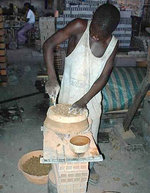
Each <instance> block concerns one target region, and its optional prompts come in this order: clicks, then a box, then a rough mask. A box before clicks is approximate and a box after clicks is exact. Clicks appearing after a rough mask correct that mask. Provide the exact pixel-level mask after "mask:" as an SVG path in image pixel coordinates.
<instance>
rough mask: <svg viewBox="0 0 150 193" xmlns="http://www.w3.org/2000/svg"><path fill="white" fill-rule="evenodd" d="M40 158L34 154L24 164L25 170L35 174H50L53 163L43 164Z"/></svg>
mask: <svg viewBox="0 0 150 193" xmlns="http://www.w3.org/2000/svg"><path fill="white" fill-rule="evenodd" d="M40 158H41V156H39V157H35V156H33V157H32V158H30V159H29V160H27V161H26V162H25V163H24V164H23V165H22V168H23V171H24V172H26V173H28V174H30V175H34V176H44V175H48V173H49V171H50V170H51V164H41V163H40Z"/></svg>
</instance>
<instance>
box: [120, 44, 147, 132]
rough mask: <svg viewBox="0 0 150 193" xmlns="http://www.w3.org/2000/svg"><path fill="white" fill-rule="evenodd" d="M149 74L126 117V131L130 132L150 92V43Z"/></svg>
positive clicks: (124, 125)
mask: <svg viewBox="0 0 150 193" xmlns="http://www.w3.org/2000/svg"><path fill="white" fill-rule="evenodd" d="M147 64H148V65H147V73H146V77H145V78H144V80H143V81H142V84H141V87H140V89H139V91H138V93H137V94H136V96H135V99H134V101H133V104H132V105H131V107H130V108H129V110H128V112H127V114H126V117H125V119H124V121H123V127H124V130H125V131H127V130H129V126H130V124H131V122H132V120H133V118H134V116H135V113H136V111H137V110H138V108H139V106H140V104H141V102H142V101H143V99H144V97H145V96H146V94H147V92H148V91H149V90H150V43H149V46H148V56H147Z"/></svg>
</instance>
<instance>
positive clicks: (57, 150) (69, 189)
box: [41, 107, 103, 193]
mask: <svg viewBox="0 0 150 193" xmlns="http://www.w3.org/2000/svg"><path fill="white" fill-rule="evenodd" d="M50 108H54V107H50ZM50 110H51V109H50ZM50 114H51V113H50ZM52 114H53V113H52ZM86 115H87V114H86ZM52 117H55V116H52ZM49 118H51V116H49V111H48V113H47V118H46V120H45V122H44V126H43V127H42V131H43V158H41V163H45V164H47V163H51V164H52V168H53V172H54V176H55V182H56V186H57V192H58V193H85V192H86V189H87V182H88V176H89V170H88V164H89V162H98V161H103V158H102V155H100V153H99V151H98V149H97V146H96V144H95V142H94V139H93V136H92V133H91V131H90V126H91V120H90V119H89V118H88V119H87V122H88V125H87V124H85V120H82V118H83V116H82V117H81V116H80V118H79V120H80V122H83V121H84V125H85V129H83V124H78V123H77V122H76V121H75V122H76V125H79V127H80V125H82V129H76V130H74V131H73V132H72V130H71V129H70V127H69V126H68V125H66V123H64V124H61V127H62V125H64V127H65V126H66V128H67V129H68V132H66V130H65V128H63V129H62V128H61V129H62V130H60V128H59V126H58V127H56V130H55V127H54V125H53V127H52V128H51V124H49V123H51V121H50V122H49V120H48V119H49ZM59 118H60V119H57V118H56V119H57V121H56V122H58V121H59V120H61V122H62V123H63V122H64V121H63V120H66V117H65V119H63V118H62V117H59ZM52 119H53V118H52ZM70 120H71V119H70ZM72 120H77V118H75V119H73V118H72ZM53 121H54V120H53ZM67 121H68V119H67ZM69 124H70V121H69ZM71 124H72V122H71ZM56 125H57V124H56ZM58 125H59V124H58ZM73 125H74V124H73ZM61 131H62V132H61ZM78 135H81V136H86V137H88V138H89V139H90V144H89V148H88V150H87V151H86V152H85V153H82V154H77V153H74V152H73V151H72V150H71V148H70V140H71V139H72V137H74V136H78Z"/></svg>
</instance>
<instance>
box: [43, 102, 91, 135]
mask: <svg viewBox="0 0 150 193" xmlns="http://www.w3.org/2000/svg"><path fill="white" fill-rule="evenodd" d="M70 107H71V105H69V104H57V105H55V106H51V107H50V108H49V109H48V112H47V117H46V119H45V121H44V126H45V127H46V128H47V129H51V130H53V131H55V132H56V133H61V134H77V133H80V132H81V131H84V130H86V129H87V128H88V126H89V124H88V111H87V110H84V111H83V112H82V114H81V113H78V114H74V113H73V112H72V113H70V112H69V110H70Z"/></svg>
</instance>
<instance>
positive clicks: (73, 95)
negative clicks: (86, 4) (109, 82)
mask: <svg viewBox="0 0 150 193" xmlns="http://www.w3.org/2000/svg"><path fill="white" fill-rule="evenodd" d="M89 26H90V22H88V25H87V28H86V30H85V32H84V33H83V35H82V37H81V38H80V40H79V42H78V44H77V45H76V47H75V49H74V50H73V51H72V52H71V54H70V55H69V56H67V57H66V58H65V68H64V74H63V79H62V82H61V89H60V94H59V103H66V104H73V103H75V102H76V101H78V100H79V99H80V98H81V97H83V96H84V95H85V94H86V93H87V92H88V91H89V89H90V88H91V86H92V85H93V83H94V82H95V81H96V80H97V79H98V78H99V76H100V75H101V73H102V71H103V69H104V67H105V64H106V62H107V60H108V58H109V57H110V55H111V54H112V52H113V50H114V48H115V46H116V43H117V39H116V38H115V37H114V36H112V39H111V41H110V43H109V45H108V47H107V48H106V50H105V53H104V55H103V56H102V57H100V58H99V57H96V56H94V55H93V54H92V52H91V49H90V45H89ZM101 100H102V97H101V91H100V92H99V93H98V94H96V95H95V96H94V97H93V98H92V99H91V100H90V101H89V102H88V104H87V108H88V109H89V116H90V117H91V118H92V119H95V118H100V115H101V106H100V105H101Z"/></svg>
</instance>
